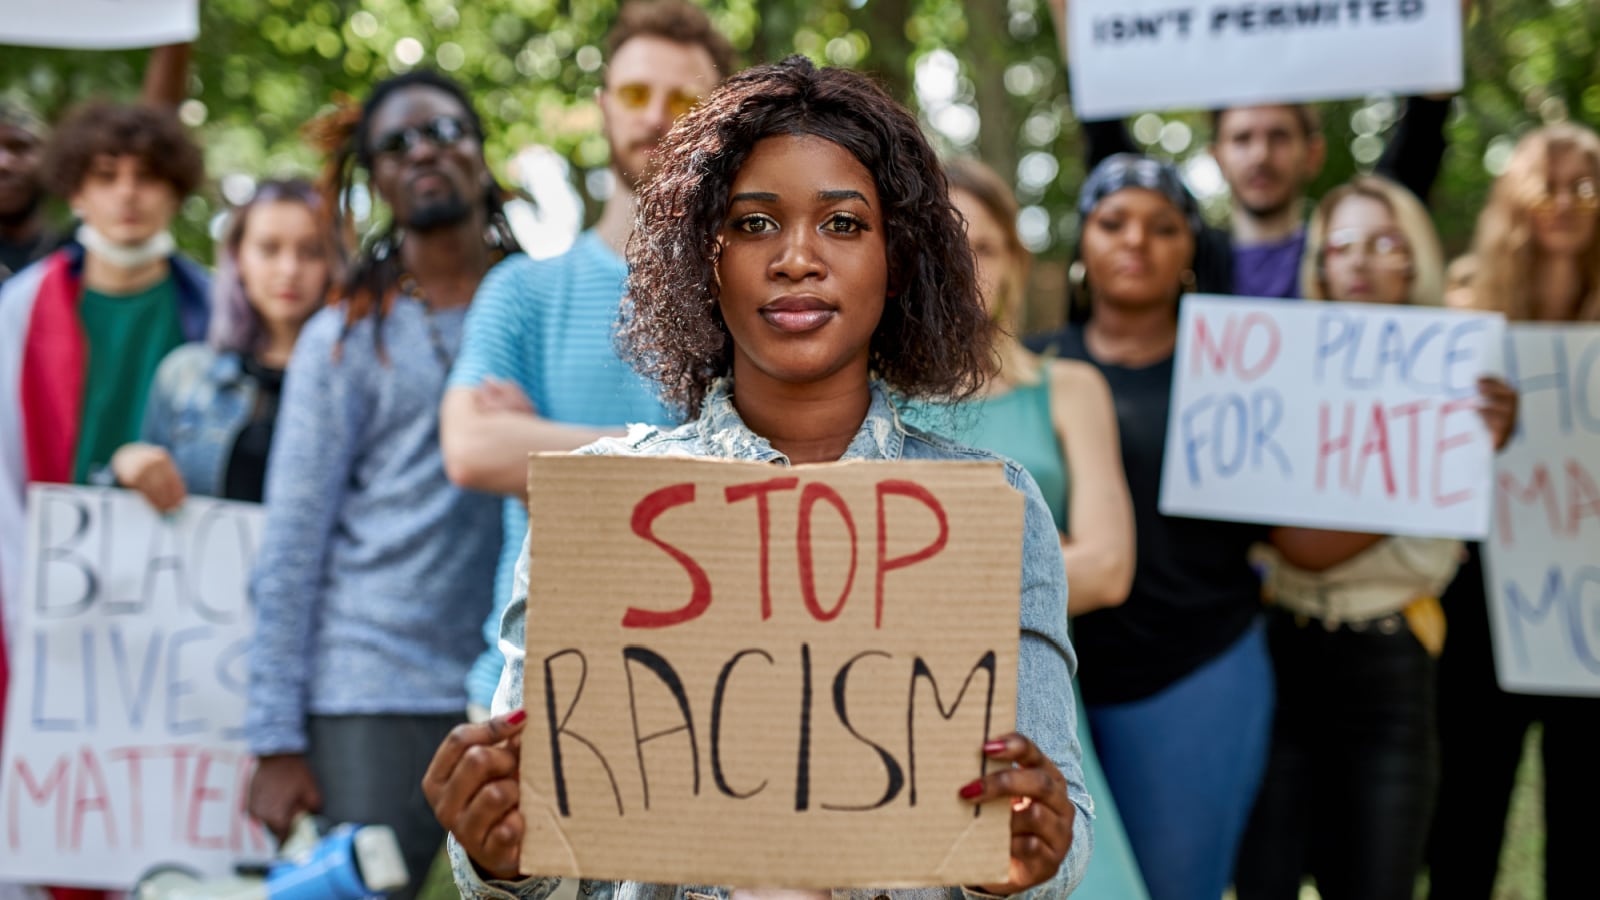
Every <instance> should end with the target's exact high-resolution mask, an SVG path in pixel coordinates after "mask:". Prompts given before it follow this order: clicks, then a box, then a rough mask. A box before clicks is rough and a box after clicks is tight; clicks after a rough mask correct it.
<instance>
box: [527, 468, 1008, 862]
mask: <svg viewBox="0 0 1600 900" xmlns="http://www.w3.org/2000/svg"><path fill="white" fill-rule="evenodd" d="M529 484H530V490H529V504H530V508H531V509H533V510H535V511H536V514H535V515H534V516H533V517H532V526H531V530H530V532H529V541H530V560H529V571H530V578H529V581H530V588H529V598H528V611H527V621H528V629H527V660H526V669H525V679H524V691H525V694H524V702H525V704H526V707H525V708H526V709H527V711H528V724H527V727H526V730H525V731H524V732H523V734H522V801H521V809H522V813H523V816H524V818H525V820H526V822H527V831H526V838H525V843H524V846H523V850H522V860H521V863H522V870H523V871H525V872H531V873H539V874H549V875H566V876H579V877H585V878H599V879H621V880H635V881H646V882H656V883H667V884H722V885H740V886H756V887H759V886H769V887H771V886H782V887H901V886H906V887H909V886H921V885H939V884H973V883H989V882H995V881H1004V880H1005V878H1006V871H1007V860H1008V857H1009V844H1010V837H1009V816H1010V811H1009V809H1007V808H1005V807H1004V805H1003V804H1001V805H993V806H981V807H974V806H972V805H970V804H967V803H965V802H963V801H962V800H961V799H960V798H959V796H958V793H957V792H958V790H959V788H960V787H961V785H963V784H965V783H967V782H969V781H971V780H972V779H973V778H976V777H978V776H980V775H982V774H983V773H984V772H985V767H986V765H987V764H986V762H985V760H984V758H983V755H982V752H981V746H982V744H983V742H984V741H985V740H986V739H988V738H990V737H997V736H999V735H1002V734H1005V733H1007V732H1009V731H1011V730H1013V728H1014V723H1015V717H1016V675H1017V649H1018V605H1019V592H1020V572H1021V543H1022V510H1023V498H1022V496H1021V495H1020V494H1019V493H1017V492H1016V491H1014V490H1013V489H1011V487H1010V486H1009V485H1008V484H1007V483H1006V480H1005V477H1004V472H1003V469H1002V468H1001V467H1000V466H999V465H998V464H993V463H951V462H898V463H844V464H834V465H826V466H801V467H795V468H776V467H774V466H771V465H767V464H762V463H740V462H725V461H708V460H687V459H639V458H611V457H582V456H577V457H538V458H535V459H534V460H533V462H532V468H531V475H530V481H529Z"/></svg>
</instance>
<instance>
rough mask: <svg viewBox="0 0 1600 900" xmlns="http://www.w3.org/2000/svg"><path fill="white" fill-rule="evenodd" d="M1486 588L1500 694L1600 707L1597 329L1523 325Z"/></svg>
mask: <svg viewBox="0 0 1600 900" xmlns="http://www.w3.org/2000/svg"><path fill="white" fill-rule="evenodd" d="M1509 331H1510V334H1509V335H1508V337H1507V340H1506V378H1507V380H1508V381H1510V382H1511V384H1512V385H1513V386H1515V387H1516V388H1517V393H1518V395H1519V397H1520V400H1521V402H1520V404H1519V408H1518V416H1517V434H1516V437H1515V438H1514V439H1513V440H1512V442H1511V444H1510V445H1509V446H1508V447H1506V449H1505V450H1504V451H1503V452H1501V453H1500V455H1499V457H1498V458H1497V459H1496V461H1495V476H1496V477H1495V505H1494V529H1493V533H1492V534H1491V535H1490V538H1489V540H1487V541H1485V542H1484V580H1485V581H1486V582H1487V584H1486V587H1487V588H1488V595H1489V625H1490V630H1491V631H1492V633H1493V634H1494V658H1495V669H1496V671H1497V672H1498V674H1499V678H1500V686H1501V687H1502V688H1504V689H1506V690H1508V691H1519V692H1523V693H1530V694H1589V695H1600V482H1597V481H1596V480H1595V476H1596V475H1600V326H1592V325H1591V326H1583V327H1574V326H1558V325H1516V326H1513V327H1512V328H1511V329H1509Z"/></svg>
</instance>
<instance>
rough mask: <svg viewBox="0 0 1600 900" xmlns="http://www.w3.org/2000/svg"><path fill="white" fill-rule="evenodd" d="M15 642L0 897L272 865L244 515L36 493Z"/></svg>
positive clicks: (238, 507)
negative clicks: (255, 750)
mask: <svg viewBox="0 0 1600 900" xmlns="http://www.w3.org/2000/svg"><path fill="white" fill-rule="evenodd" d="M28 515H29V523H28V540H29V543H28V550H27V557H26V570H25V572H24V575H23V583H24V590H23V593H22V596H21V598H19V599H20V608H19V609H17V610H16V612H17V617H16V619H14V620H13V621H15V622H16V623H17V626H18V627H17V628H16V631H15V632H14V633H13V634H11V635H9V636H8V637H9V643H10V647H11V659H10V661H11V684H10V691H9V696H8V699H7V703H6V722H5V732H4V748H3V754H0V881H6V880H11V881H26V882H33V883H45V884H65V885H83V886H89V887H109V888H127V887H129V886H131V885H132V884H133V883H134V881H135V880H136V879H137V878H138V877H139V876H140V874H142V873H144V872H145V871H147V870H149V869H150V868H151V867H152V866H155V865H158V864H163V863H181V864H183V865H184V866H187V867H189V868H191V869H195V870H198V871H200V872H202V873H205V874H211V875H222V874H227V873H228V872H229V871H231V869H232V866H233V864H234V863H235V862H236V861H239V860H241V859H257V860H259V859H265V858H269V857H270V856H271V855H272V847H271V844H270V843H269V840H268V838H267V837H266V835H265V834H264V833H263V832H262V831H261V830H260V828H259V827H258V826H256V825H255V824H254V823H252V822H250V821H249V820H248V819H247V818H246V816H245V813H244V798H245V790H246V787H247V786H248V784H249V779H250V774H251V772H252V770H253V767H254V761H253V760H252V759H251V758H250V757H249V756H248V754H247V753H246V750H245V745H244V741H243V738H242V735H241V726H242V724H243V721H244V708H245V685H246V679H247V673H246V670H245V651H246V648H247V646H248V643H249V639H250V634H251V630H252V626H253V614H252V612H251V610H250V606H249V603H248V599H247V593H246V579H247V577H248V573H249V570H250V565H251V563H252V561H253V559H254V557H255V552H256V546H257V544H258V542H259V540H260V534H261V526H262V514H261V509H260V507H258V506H255V505H254V504H245V503H232V502H226V501H220V500H210V499H206V498H202V497H191V498H189V499H188V500H186V501H184V505H183V507H182V509H180V510H179V511H178V512H177V513H176V514H174V515H172V516H171V517H166V518H164V517H162V516H161V515H159V514H157V513H155V512H154V511H152V510H151V508H150V507H149V506H148V505H146V504H145V502H144V500H143V499H141V498H140V497H139V496H138V495H136V494H131V493H127V492H124V491H115V490H109V489H105V488H84V487H68V486H65V485H34V486H32V488H31V489H30V491H29V495H28Z"/></svg>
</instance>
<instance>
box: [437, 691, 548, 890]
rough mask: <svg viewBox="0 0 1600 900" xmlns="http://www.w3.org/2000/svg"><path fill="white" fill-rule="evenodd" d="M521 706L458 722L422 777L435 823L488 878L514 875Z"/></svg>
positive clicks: (518, 830) (518, 850)
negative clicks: (484, 718) (487, 717)
mask: <svg viewBox="0 0 1600 900" xmlns="http://www.w3.org/2000/svg"><path fill="white" fill-rule="evenodd" d="M526 718H527V716H526V714H525V713H524V712H523V711H522V710H520V709H519V710H516V711H514V712H511V713H508V714H506V715H502V716H495V717H494V718H492V719H490V720H488V721H487V722H478V723H473V724H467V725H458V726H456V727H455V728H454V729H452V730H451V732H450V734H449V735H448V736H446V737H445V739H444V743H442V744H440V745H439V750H438V752H437V753H435V754H434V755H433V762H431V763H429V764H428V771H427V772H426V773H425V774H424V775H423V776H422V792H423V793H424V794H425V795H426V796H427V798H428V805H429V806H432V807H433V814H434V815H435V816H437V817H438V819H439V823H440V824H441V825H443V826H444V827H445V830H446V831H449V832H450V833H451V834H452V835H454V836H455V839H456V840H457V841H459V842H460V843H461V847H462V849H464V850H466V851H467V856H469V857H471V858H472V861H473V862H474V863H476V864H477V866H478V869H479V870H480V871H481V872H482V873H483V874H485V875H487V876H488V877H490V878H495V879H505V880H509V879H514V878H517V877H519V873H518V871H517V859H518V856H519V854H520V853H521V852H522V831H523V821H522V813H521V812H520V811H518V809H517V802H518V799H519V797H520V793H521V788H520V785H519V783H518V780H517V768H518V765H517V763H518V759H519V757H520V756H521V750H522V747H521V739H520V735H521V733H522V724H523V721H524V720H525V719H526Z"/></svg>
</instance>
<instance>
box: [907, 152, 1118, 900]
mask: <svg viewBox="0 0 1600 900" xmlns="http://www.w3.org/2000/svg"><path fill="white" fill-rule="evenodd" d="M945 177H946V178H947V179H948V181H949V184H950V202H951V205H953V206H954V207H955V208H956V209H957V210H959V211H960V213H961V217H962V218H963V219H965V220H966V231H967V244H968V246H970V247H971V248H972V255H973V258H974V260H975V261H976V262H977V264H978V289H979V295H980V296H981V297H982V298H983V301H984V306H985V308H986V310H987V311H988V313H989V318H990V319H991V320H992V321H994V322H996V323H998V324H999V325H1000V326H1001V327H1000V329H999V333H998V334H997V337H996V347H995V349H996V352H997V353H998V355H999V359H1000V367H999V370H998V372H997V373H996V376H995V377H994V378H992V379H991V380H990V382H989V384H988V385H987V386H986V389H985V392H984V394H983V395H981V396H980V397H978V398H974V399H972V400H970V401H967V402H966V403H963V404H960V405H959V406H958V407H956V408H955V409H954V410H952V409H951V408H950V407H946V406H939V405H934V404H918V405H911V406H909V407H908V408H907V409H906V410H905V413H904V415H905V418H906V420H907V421H909V422H911V423H912V424H915V425H918V426H919V427H922V428H925V429H927V430H930V431H935V432H940V433H943V434H946V435H947V436H949V437H951V438H953V439H955V440H956V441H957V442H959V443H963V444H967V445H970V446H973V447H978V448H981V449H984V450H989V451H992V452H994V453H999V454H1001V455H1003V456H1007V457H1010V458H1011V459H1014V460H1016V461H1017V462H1019V463H1021V464H1022V466H1023V467H1024V468H1026V469H1027V470H1028V473H1029V474H1031V475H1032V476H1033V478H1034V480H1035V481H1037V482H1038V483H1039V487H1040V489H1041V490H1042V491H1043V492H1044V496H1045V503H1046V504H1047V505H1048V506H1049V507H1050V513H1051V516H1052V518H1054V519H1055V524H1056V530H1057V531H1058V532H1059V533H1060V535H1061V552H1062V556H1063V557H1064V559H1065V562H1066V568H1067V584H1068V588H1069V589H1068V591H1067V610H1068V613H1069V614H1071V615H1079V614H1081V613H1085V612H1088V611H1090V610H1093V609H1101V608H1105V607H1110V606H1116V605H1118V604H1120V603H1122V601H1123V600H1124V599H1125V598H1126V597H1127V596H1128V587H1129V585H1130V584H1131V583H1132V581H1133V554H1134V550H1133V507H1132V505H1131V503H1130V502H1129V500H1128V485H1127V479H1126V477H1125V476H1124V475H1123V472H1122V459H1121V450H1120V448H1119V446H1118V444H1119V442H1118V440H1117V419H1116V412H1115V411H1114V410H1113V408H1112V405H1111V390H1110V388H1108V387H1107V386H1106V380H1105V378H1103V377H1101V375H1100V373H1099V372H1098V371H1096V370H1095V368H1094V367H1093V366H1091V365H1089V364H1088V363H1082V362H1072V361H1067V360H1058V359H1049V358H1047V357H1042V356H1039V355H1037V354H1034V353H1032V352H1030V351H1029V350H1027V349H1025V348H1024V347H1023V346H1022V344H1021V343H1020V342H1018V341H1017V339H1016V338H1015V337H1014V336H1012V334H1011V332H1012V330H1013V328H1014V326H1015V320H1016V317H1017V312H1018V309H1019V307H1020V306H1021V303H1022V299H1023V293H1024V291H1025V290H1026V288H1027V284H1028V269H1029V267H1030V266H1031V264H1032V262H1033V257H1032V254H1030V253H1029V252H1028V250H1027V248H1026V247H1024V246H1023V245H1022V238H1021V236H1020V235H1019V234H1018V233H1017V202H1016V200H1015V198H1013V197H1012V194H1011V189H1010V188H1009V187H1007V186H1006V183H1005V182H1004V181H1002V180H1000V177H999V176H998V175H996V174H995V173H994V172H993V171H992V170H991V169H989V167H987V166H985V165H983V164H982V163H980V162H977V161H976V160H970V159H958V160H955V161H953V162H951V163H949V164H948V165H947V166H946V167H945ZM1074 522H1076V523H1079V524H1080V526H1082V524H1083V523H1093V527H1092V528H1090V527H1079V528H1078V529H1077V530H1076V531H1074V530H1073V528H1072V527H1071V523H1074ZM1078 726H1079V727H1078V737H1079V741H1080V742H1081V743H1082V745H1083V755H1084V777H1085V783H1086V784H1087V785H1088V788H1089V792H1090V794H1091V795H1092V796H1093V797H1094V798H1095V818H1094V835H1095V845H1094V856H1093V857H1091V859H1090V862H1089V868H1088V871H1087V872H1086V873H1085V875H1084V880H1083V882H1082V884H1080V885H1079V886H1078V889H1077V890H1076V891H1075V892H1074V893H1073V896H1074V897H1080V898H1084V900H1100V898H1103V900H1142V898H1147V897H1148V894H1147V893H1146V891H1145V887H1144V881H1143V879H1142V878H1141V877H1140V876H1139V869H1138V864H1137V863H1136V862H1135V861H1134V858H1133V851H1132V850H1131V849H1130V848H1129V846H1128V837H1127V835H1126V833H1125V832H1124V831H1123V828H1122V820H1121V818H1120V817H1119V816H1118V815H1117V808H1116V805H1115V803H1114V802H1113V801H1112V799H1111V789H1110V787H1109V786H1107V785H1106V781H1105V775H1104V773H1103V772H1102V771H1101V770H1100V764H1099V761H1098V760H1097V759H1096V758H1095V756H1094V749H1093V744H1092V742H1091V741H1090V740H1089V734H1088V719H1087V718H1086V717H1080V718H1079V719H1078Z"/></svg>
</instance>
